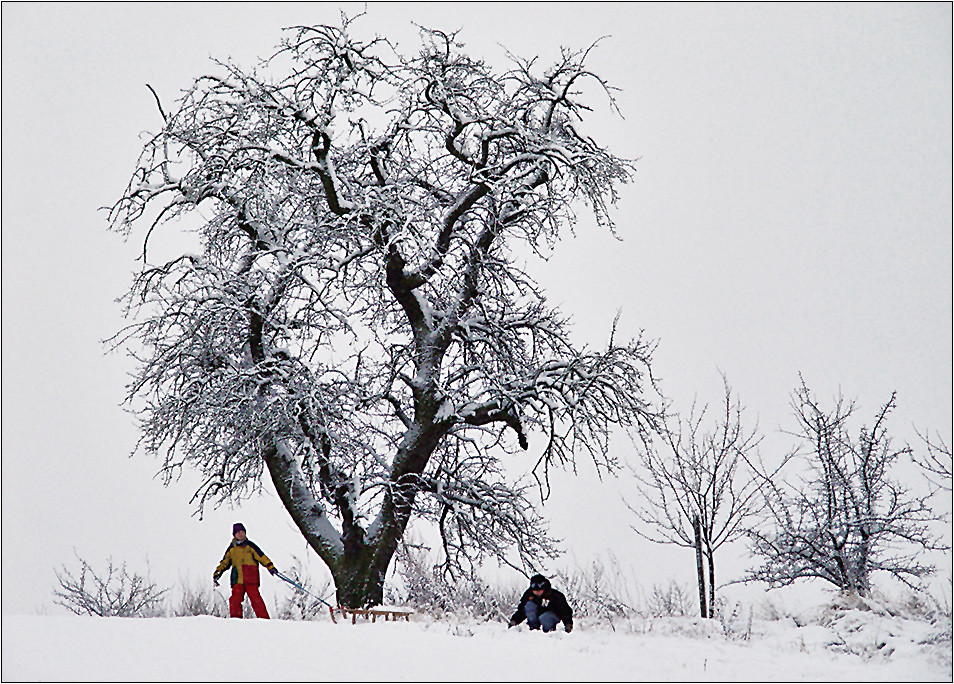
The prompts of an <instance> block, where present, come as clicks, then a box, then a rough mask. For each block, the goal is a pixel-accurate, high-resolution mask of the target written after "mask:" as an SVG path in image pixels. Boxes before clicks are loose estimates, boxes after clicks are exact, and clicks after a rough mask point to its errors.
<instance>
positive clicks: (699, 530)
mask: <svg viewBox="0 0 954 684" xmlns="http://www.w3.org/2000/svg"><path fill="white" fill-rule="evenodd" d="M722 381H723V387H724V388H725V397H724V400H723V402H722V405H721V408H720V412H719V414H718V416H717V418H716V420H715V423H714V425H713V426H712V427H711V428H709V429H708V430H707V429H706V428H705V426H704V423H705V421H706V413H707V412H708V406H705V407H703V408H702V409H701V410H698V411H697V408H696V405H695V404H693V406H692V409H691V410H690V413H689V417H688V418H686V419H683V418H681V417H679V416H678V415H677V416H666V417H664V418H663V421H662V428H661V429H660V430H659V434H658V437H654V438H653V439H651V440H650V439H647V440H646V443H645V444H646V446H645V449H644V450H643V451H642V454H641V461H642V469H641V470H636V469H634V470H633V472H634V474H635V476H636V480H637V489H638V491H639V494H640V495H641V501H640V504H639V505H638V506H634V505H630V504H629V503H627V506H628V507H629V508H630V510H632V511H633V512H634V513H635V514H636V516H637V518H638V519H639V521H640V522H641V523H643V524H644V525H645V527H643V526H637V525H634V526H633V529H634V530H635V531H636V532H637V533H638V534H639V535H641V536H642V537H644V538H646V539H649V540H650V541H654V542H657V543H663V544H675V545H677V546H684V547H688V548H694V549H695V551H696V576H697V580H698V587H699V611H700V615H701V616H702V617H712V616H713V615H714V611H715V605H716V584H715V581H716V570H715V567H716V566H715V554H716V551H717V550H718V549H719V548H720V547H721V546H722V545H723V544H726V543H728V542H731V541H733V540H735V539H738V538H740V537H741V536H742V535H743V534H744V526H743V523H744V522H746V520H747V518H748V517H749V516H750V515H752V513H753V512H754V511H755V509H756V507H757V505H758V501H759V500H758V497H757V493H758V490H759V480H758V478H756V477H755V476H754V474H753V473H751V472H748V468H747V466H746V463H747V462H748V460H749V459H750V457H754V455H755V451H756V450H757V448H758V445H759V442H760V441H761V437H760V436H759V435H758V433H757V430H756V429H752V430H747V429H745V428H744V427H743V424H742V413H743V411H742V406H741V403H740V402H739V399H738V397H735V396H733V394H732V390H731V388H730V387H729V383H728V380H727V379H726V378H725V376H723V378H722ZM703 561H705V563H703ZM704 565H706V566H708V573H706V571H705V568H704ZM707 585H708V596H707V592H706V586H707Z"/></svg>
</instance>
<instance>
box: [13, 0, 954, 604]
mask: <svg viewBox="0 0 954 684" xmlns="http://www.w3.org/2000/svg"><path fill="white" fill-rule="evenodd" d="M363 7H364V6H363V5H360V4H344V5H339V4H332V3H327V4H324V3H315V4H306V3H302V4H291V5H285V4H256V3H241V4H198V3H176V4H169V5H165V4H138V3H137V4H119V3H104V4H73V3H66V4H33V3H29V4H28V3H4V4H3V6H2V30H3V41H2V50H3V62H2V68H3V73H2V89H3V100H2V104H3V106H2V135H3V141H2V143H3V144H2V155H3V169H2V171H3V177H2V317H3V320H2V383H3V384H2V402H3V415H2V418H3V423H2V448H3V451H2V525H0V534H2V548H3V551H4V554H3V571H2V573H3V574H2V592H3V612H4V613H8V612H34V611H35V610H37V609H41V608H42V607H43V606H50V605H51V593H50V592H51V588H52V586H53V584H54V576H53V568H54V566H56V565H58V564H60V563H63V562H66V563H69V562H70V560H71V554H72V551H73V549H75V550H76V551H77V552H78V553H79V554H80V555H82V556H84V557H86V558H87V559H89V560H91V561H94V562H99V561H101V560H103V559H105V558H106V556H108V555H112V556H113V557H114V558H115V559H116V560H125V561H128V562H129V564H130V566H132V567H133V568H136V569H145V566H146V562H147V560H148V563H149V566H150V568H151V570H152V574H153V576H154V577H155V578H157V579H159V580H160V581H163V582H167V583H172V582H175V581H176V580H177V579H178V578H180V577H182V578H188V577H191V578H193V579H201V581H203V582H204V581H206V578H207V577H208V576H209V575H210V573H211V571H212V569H213V567H214V565H215V563H216V562H217V561H218V559H219V557H220V556H221V553H222V551H223V550H224V548H225V545H226V544H227V542H228V539H229V536H230V527H231V523H232V522H233V521H234V520H243V521H244V522H245V524H246V526H247V527H248V528H249V536H250V537H251V538H252V539H254V540H256V541H257V542H258V543H260V544H261V545H262V546H263V547H264V549H265V551H266V552H267V553H268V554H269V555H270V556H271V558H272V559H273V560H274V561H275V562H276V563H277V564H279V566H287V565H288V564H289V563H290V562H291V558H292V556H293V555H297V556H299V557H305V555H306V553H305V549H304V543H303V542H302V541H301V538H300V536H299V535H298V534H297V532H296V530H295V529H294V527H293V525H292V523H291V521H290V520H289V519H288V517H287V515H286V514H285V512H284V510H283V509H282V508H281V505H280V504H279V502H278V500H277V499H276V498H275V497H273V496H272V495H271V494H269V493H267V492H266V494H265V495H263V496H262V497H260V498H258V499H257V500H255V501H252V502H249V503H248V504H247V505H245V506H243V507H242V509H241V510H239V511H231V510H220V511H217V512H210V513H209V514H208V515H206V518H205V520H203V521H199V520H198V519H197V518H196V517H193V516H192V508H191V507H190V505H189V498H190V496H191V493H192V490H191V488H190V484H191V482H190V481H186V480H187V478H184V481H183V482H182V483H180V484H179V485H174V486H172V487H170V488H168V489H166V488H163V487H162V485H161V484H160V482H159V481H158V480H156V479H154V477H153V475H154V473H155V471H156V468H157V464H156V463H154V462H151V461H149V460H148V459H146V458H144V457H141V456H140V457H137V458H134V459H129V458H127V456H128V454H129V452H130V451H131V449H132V448H133V445H134V443H135V440H136V431H135V426H134V424H133V420H132V419H131V417H130V416H129V415H127V414H126V413H124V412H123V410H122V409H121V408H120V406H119V404H120V402H121V400H122V397H123V392H124V384H125V379H126V377H125V374H126V372H127V370H128V368H129V366H128V362H127V361H126V360H125V358H124V357H123V356H121V355H118V354H113V355H108V356H107V355H104V347H103V346H102V344H101V342H100V340H102V339H104V338H107V337H109V336H110V335H111V334H112V333H114V332H115V331H116V330H118V328H119V327H120V326H121V325H122V319H121V314H120V309H119V307H118V306H117V305H116V304H115V303H114V300H115V299H116V298H117V297H119V296H120V295H122V294H123V292H124V291H125V289H126V288H127V286H128V283H129V274H130V272H131V270H132V269H133V268H134V263H133V259H134V257H135V255H136V254H137V250H138V248H139V244H137V243H135V242H132V243H128V244H126V243H124V242H123V241H122V239H121V238H120V237H119V236H117V235H114V234H110V233H107V232H106V228H105V217H104V214H103V213H102V212H100V211H98V208H99V207H102V206H104V205H108V204H111V203H112V202H113V201H114V200H115V199H116V198H117V197H118V195H119V194H120V193H121V192H122V190H123V188H124V187H125V184H126V182H127V181H128V178H129V174H130V173H131V171H132V168H133V165H134V163H135V160H136V157H137V154H138V151H139V149H140V145H141V140H140V138H139V134H140V133H141V132H142V131H155V130H156V129H157V127H158V125H159V123H160V119H159V115H158V113H157V112H156V110H155V106H154V102H153V99H152V96H151V95H150V94H149V92H148V91H147V89H146V87H145V84H146V83H150V84H151V85H152V86H153V87H154V88H155V89H156V91H157V92H158V93H159V94H160V96H161V97H162V98H163V100H164V101H165V102H167V103H171V101H172V100H173V99H174V98H175V97H176V96H177V94H178V93H179V91H180V90H181V89H184V88H186V87H188V85H189V84H190V83H191V80H192V79H193V78H194V77H195V76H197V75H199V74H200V72H203V71H205V70H207V68H208V65H209V62H208V60H209V58H210V57H212V56H215V57H220V58H225V57H231V58H233V59H234V60H235V61H237V62H238V63H241V64H246V65H249V64H251V63H252V62H253V60H254V59H255V58H257V57H262V56H266V55H267V54H269V53H270V50H271V49H272V48H273V47H274V46H275V44H276V43H277V42H278V41H279V40H280V37H281V32H280V29H281V28H282V27H284V26H289V25H297V24H308V23H323V22H325V23H326V22H335V21H336V20H337V16H338V11H339V8H345V9H346V10H348V11H349V13H356V12H358V11H360V10H361V9H362V8H363ZM412 22H417V23H420V24H423V25H429V26H434V27H437V28H442V29H444V30H453V29H461V32H460V38H461V39H462V40H463V41H464V42H465V43H466V44H467V45H468V46H469V48H470V50H471V52H472V53H473V54H475V55H477V56H480V57H484V58H486V59H489V60H492V61H499V60H501V59H502V56H503V49H502V47H501V46H505V47H506V48H508V49H509V50H511V51H513V52H515V53H517V54H519V55H522V56H532V55H540V58H541V61H543V62H548V61H551V60H552V59H553V58H555V56H556V55H557V54H558V49H559V47H560V46H561V45H566V46H569V47H576V48H579V47H585V46H587V45H589V44H590V43H591V42H593V41H594V40H596V39H598V38H600V37H602V36H610V38H608V39H607V40H605V41H604V42H603V43H602V44H601V46H600V48H599V49H598V50H597V51H596V52H595V54H594V55H593V58H592V62H591V65H592V67H593V68H594V69H595V70H596V71H598V72H599V73H601V74H602V75H604V76H605V77H606V78H608V79H609V80H610V81H611V82H612V83H613V84H614V85H616V86H618V87H620V88H621V89H622V92H621V93H620V95H619V98H618V101H619V107H620V109H621V111H622V113H623V115H624V117H625V119H620V118H619V117H614V116H612V115H611V114H610V113H609V112H608V111H597V112H595V113H594V117H593V119H592V122H591V123H590V124H589V125H588V131H589V132H590V133H591V134H592V135H594V136H595V137H597V138H599V139H600V140H601V141H602V142H604V143H606V144H608V145H609V146H610V147H611V148H612V149H613V150H614V151H615V152H617V153H618V154H620V155H622V156H626V157H631V158H639V159H640V161H639V163H638V172H637V178H636V181H635V183H634V184H632V185H630V186H628V187H627V188H625V190H624V192H623V195H622V197H621V200H620V202H619V205H618V210H617V214H616V215H617V217H618V228H619V233H620V235H621V237H622V238H623V241H622V242H616V241H615V240H613V239H612V238H610V237H608V236H606V235H602V234H599V233H598V232H597V231H596V230H595V229H594V228H593V226H591V225H590V223H589V222H586V221H584V222H582V223H581V226H580V227H579V229H578V237H577V238H576V239H575V240H571V241H568V242H566V243H564V244H563V245H562V246H561V247H560V248H558V250H557V253H556V254H555V256H554V257H553V259H552V260H551V261H550V262H549V263H547V264H546V265H545V266H542V267H540V268H539V271H538V273H539V274H540V282H541V283H542V284H543V286H544V287H546V288H547V289H548V290H549V292H550V294H551V297H552V300H553V301H555V302H558V303H562V304H563V306H564V309H565V311H566V312H567V313H569V314H571V315H573V317H574V319H575V321H576V323H577V326H576V330H577V332H578V334H579V336H580V339H581V340H583V341H587V342H590V343H592V344H599V343H601V342H603V341H604V340H605V339H606V335H607V333H608V331H609V327H610V324H611V322H612V319H613V317H614V315H615V314H616V312H617V311H618V310H621V311H622V317H621V324H620V325H621V329H622V332H623V333H626V334H628V335H633V334H636V333H637V332H638V331H639V330H640V329H644V330H645V332H646V335H647V336H649V337H652V338H654V339H658V340H659V347H658V351H657V353H656V357H655V359H656V363H655V370H656V373H657V375H658V376H659V378H661V384H662V389H663V391H664V392H665V393H666V394H667V395H668V396H670V397H672V398H673V399H674V400H675V401H676V402H677V404H678V405H681V406H688V404H689V403H690V402H691V401H692V399H693V397H694V395H695V394H698V396H699V399H700V400H701V401H708V402H714V403H717V402H718V401H719V398H720V397H719V393H720V389H721V380H720V377H719V371H722V372H724V373H726V375H727V376H728V378H729V380H730V382H731V384H732V385H733V387H734V389H735V390H736V391H737V392H738V393H739V394H740V395H741V397H742V400H743V402H744V403H745V404H746V406H747V407H748V410H749V412H750V415H751V416H752V417H753V419H754V418H755V417H756V416H757V418H758V422H759V425H760V427H761V429H762V430H763V431H764V432H767V433H769V434H770V435H771V436H772V437H771V439H769V440H767V442H766V445H767V447H768V448H784V446H785V444H786V439H784V438H780V437H779V435H778V434H777V433H776V431H777V430H778V429H779V428H780V427H787V426H791V424H792V423H791V418H790V407H789V399H790V393H791V391H792V389H793V388H794V387H795V385H796V384H797V383H798V374H799V373H802V374H803V375H804V377H805V379H806V381H807V383H808V384H809V385H810V386H811V387H813V388H814V389H816V390H817V392H818V394H819V396H820V397H822V398H828V397H831V396H833V395H835V394H836V393H837V392H838V391H839V388H840V389H841V390H842V391H843V392H844V393H845V395H846V396H848V397H850V398H856V399H858V401H859V407H860V410H861V413H860V415H861V416H862V417H864V418H869V417H870V416H871V414H873V413H874V412H875V411H876V410H877V409H878V408H879V406H880V405H881V404H883V403H884V402H885V401H886V400H887V399H888V397H889V396H890V393H891V391H892V390H897V392H898V402H899V408H898V410H897V411H896V412H895V414H894V417H893V421H892V425H893V426H894V428H895V432H896V434H897V435H898V437H899V439H914V432H913V429H912V426H916V427H917V428H919V429H921V430H922V431H923V430H925V429H929V430H931V431H939V432H940V433H941V435H943V437H944V438H945V439H946V440H947V443H948V444H950V443H951V422H952V419H951V415H952V332H951V331H952V303H951V302H952V228H951V225H952V215H951V211H952V197H951V193H952V177H951V167H952V156H951V125H952V120H951V97H952V93H951V76H952V74H951V55H952V51H951V31H952V24H951V5H950V4H949V3H935V4H908V3H903V4H880V3H879V4H839V5H829V4H821V3H807V4H784V5H762V4H759V5H754V4H744V5H722V4H719V5H697V4H662V5H645V4H629V3H614V4H600V3H556V4H548V3H526V4H523V3H506V4H504V3H500V4H456V3H433V4H415V3H411V4H383V5H379V4H374V3H372V4H370V5H369V6H368V16H367V18H366V19H364V20H363V23H362V24H361V25H362V26H364V27H366V28H367V31H368V32H369V33H372V32H377V33H381V34H387V35H388V36H391V37H393V38H395V39H396V40H397V41H398V42H399V43H400V44H401V45H402V46H405V47H410V46H412V45H413V41H414V39H415V35H416V34H415V28H414V27H413V25H412ZM167 106H168V105H167ZM618 448H620V449H622V450H623V451H629V450H628V449H627V448H626V445H625V443H624V442H621V443H620V446H619V447H618ZM581 473H582V481H581V482H580V483H579V484H578V485H574V484H573V482H572V481H571V480H569V479H563V478H560V480H559V482H557V485H558V490H557V492H556V493H555V496H554V498H553V500H552V501H551V503H549V504H548V505H547V507H546V511H547V513H548V514H549V515H550V516H551V518H552V520H553V528H554V531H555V532H556V533H557V534H558V536H563V537H564V538H565V539H566V544H567V546H568V548H569V549H570V550H571V552H572V559H575V561H576V562H579V563H581V564H584V565H585V564H588V563H589V561H590V560H591V559H592V558H593V557H595V556H596V555H597V554H605V552H606V551H607V550H608V549H612V551H613V552H614V553H615V555H616V556H617V557H618V558H619V559H620V561H621V562H622V563H623V564H624V565H626V566H630V567H632V568H634V570H635V572H637V573H638V574H639V576H640V578H641V581H642V582H643V583H644V585H646V586H651V585H652V584H653V583H654V582H660V583H663V582H667V581H668V579H669V577H675V578H676V579H677V580H678V581H680V582H684V583H687V584H688V583H690V582H692V581H693V574H692V570H693V569H692V561H691V558H687V557H685V555H684V554H685V553H686V552H682V551H673V550H664V549H660V548H658V547H654V546H651V545H649V544H648V543H646V542H641V541H639V540H638V539H637V538H636V536H635V534H634V533H633V532H631V531H629V529H628V524H629V522H630V521H629V520H628V519H627V518H626V511H625V508H624V507H623V505H622V504H621V502H620V501H619V497H618V494H617V491H618V490H619V489H625V487H626V484H625V482H624V483H622V484H618V485H614V486H608V487H606V488H605V489H601V488H600V487H599V486H597V485H595V484H594V483H593V482H592V479H593V478H592V476H591V474H590V472H589V471H588V470H587V469H585V468H583V469H582V471H581ZM680 554H682V555H680ZM946 565H947V568H948V569H947V570H945V574H948V573H949V572H950V570H949V568H950V557H949V556H948V560H947V562H946ZM726 579H727V578H726Z"/></svg>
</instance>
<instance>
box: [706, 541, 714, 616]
mask: <svg viewBox="0 0 954 684" xmlns="http://www.w3.org/2000/svg"><path fill="white" fill-rule="evenodd" d="M706 560H707V561H708V562H709V617H715V613H716V601H715V586H716V584H715V553H714V552H713V551H712V549H706Z"/></svg>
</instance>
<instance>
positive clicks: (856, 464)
mask: <svg viewBox="0 0 954 684" xmlns="http://www.w3.org/2000/svg"><path fill="white" fill-rule="evenodd" d="M793 405H794V409H795V415H796V417H797V419H798V423H799V429H798V431H797V432H796V433H794V434H795V436H796V437H797V438H798V439H799V440H800V442H801V447H800V448H799V449H797V450H796V452H795V453H794V454H793V455H795V456H797V457H799V458H800V459H802V460H803V462H804V463H805V464H806V465H807V474H805V475H802V476H800V477H798V478H797V479H796V480H794V481H792V482H787V481H779V480H778V479H777V478H774V477H768V476H766V477H764V478H763V492H764V494H765V497H764V500H765V504H766V508H765V511H766V516H765V519H764V520H763V521H762V524H761V525H760V526H758V527H757V528H756V529H752V530H750V531H749V534H750V537H751V540H752V544H753V546H752V551H753V553H754V555H755V556H756V557H758V558H760V559H761V561H762V565H761V566H760V567H758V568H756V569H755V570H752V571H751V572H750V573H749V574H748V576H747V580H759V581H764V582H768V583H769V584H770V585H772V586H783V585H788V584H791V583H793V582H795V581H796V580H798V579H802V578H818V579H822V580H824V581H826V582H829V583H831V584H833V585H834V586H836V587H838V588H839V589H840V590H842V591H847V592H854V593H857V594H859V595H862V596H864V595H867V594H868V592H869V591H870V589H871V575H872V574H873V573H875V572H884V573H887V574H889V575H891V576H893V577H895V578H897V579H898V580H900V581H901V582H904V583H905V584H907V585H908V586H911V587H914V586H915V582H916V581H917V580H919V579H920V578H923V577H926V576H928V575H930V574H932V573H933V572H934V568H933V567H932V566H930V565H927V564H925V563H922V562H921V560H920V558H921V552H922V551H923V550H924V549H932V550H938V549H943V548H945V547H944V546H943V545H942V544H941V543H940V542H939V540H938V538H937V537H936V536H935V535H934V534H933V533H932V532H931V525H932V524H933V523H934V522H936V521H937V520H938V516H937V515H936V514H935V513H934V512H933V511H932V509H931V508H930V506H929V505H928V499H929V498H930V495H927V496H916V495H914V494H913V493H912V492H911V490H910V488H908V487H907V486H906V485H904V484H902V483H901V482H898V481H896V480H894V479H892V477H891V473H892V469H893V467H894V466H895V465H897V464H898V463H899V461H901V460H902V459H904V458H907V457H908V456H909V455H910V454H911V449H910V447H908V446H903V447H901V448H894V446H893V444H892V439H891V437H890V436H889V434H888V431H887V419H888V415H889V413H890V412H891V410H892V409H893V408H894V407H895V395H894V394H892V395H891V398H890V400H889V401H888V403H886V404H885V405H884V406H883V407H882V408H881V410H880V411H879V412H878V413H877V415H876V416H875V420H874V424H873V426H872V427H871V428H868V427H864V426H863V427H862V428H861V429H860V432H859V434H858V437H857V439H853V438H852V437H851V434H850V432H849V427H848V421H849V418H851V416H852V414H853V413H854V408H855V406H854V403H850V402H849V403H846V402H845V400H844V399H843V398H842V397H840V396H839V397H838V398H837V400H836V401H835V404H834V406H833V407H832V408H830V409H826V408H823V407H822V406H820V405H819V404H818V402H817V401H816V400H815V399H814V397H813V396H812V393H811V392H810V390H809V389H808V387H807V386H806V385H805V382H804V380H803V381H802V384H801V387H799V388H798V390H797V391H796V393H795V396H794V401H793Z"/></svg>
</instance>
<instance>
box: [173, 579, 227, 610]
mask: <svg viewBox="0 0 954 684" xmlns="http://www.w3.org/2000/svg"><path fill="white" fill-rule="evenodd" d="M180 585H181V587H182V594H181V596H180V597H179V603H178V604H177V605H176V607H175V608H174V609H173V611H172V614H173V615H174V616H175V617H191V616H195V615H212V616H214V617H222V618H224V617H228V616H229V606H228V601H226V599H225V598H223V596H222V594H220V593H219V592H217V591H214V590H213V589H212V588H211V587H207V586H199V587H197V586H195V584H192V583H189V584H187V583H186V582H185V581H181V582H180Z"/></svg>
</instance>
